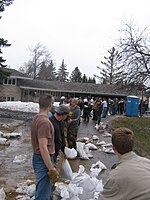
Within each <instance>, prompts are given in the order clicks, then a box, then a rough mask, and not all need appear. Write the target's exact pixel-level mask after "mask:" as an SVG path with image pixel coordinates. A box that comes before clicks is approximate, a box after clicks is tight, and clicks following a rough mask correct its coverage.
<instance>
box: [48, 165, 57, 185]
mask: <svg viewBox="0 0 150 200" xmlns="http://www.w3.org/2000/svg"><path fill="white" fill-rule="evenodd" d="M48 175H49V177H50V181H51V183H52V184H55V183H56V182H57V181H58V179H59V173H58V171H57V170H56V169H55V168H54V169H51V170H49V172H48Z"/></svg>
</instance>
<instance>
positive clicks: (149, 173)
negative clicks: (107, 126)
mask: <svg viewBox="0 0 150 200" xmlns="http://www.w3.org/2000/svg"><path fill="white" fill-rule="evenodd" d="M52 103H53V97H52V96H51V95H43V96H41V97H40V98H39V113H38V114H37V115H35V116H34V118H33V120H32V126H31V142H32V147H33V158H32V163H33V169H34V172H35V178H36V191H35V200H50V199H51V197H50V196H51V194H52V186H53V184H54V183H55V182H56V181H57V180H58V178H59V168H57V157H58V156H59V152H60V150H61V151H62V152H63V151H64V146H65V145H68V146H69V147H75V148H76V144H75V139H77V131H78V126H79V118H80V115H81V113H80V108H79V106H78V101H77V99H75V98H73V99H72V100H71V102H70V106H69V107H68V106H67V105H64V104H61V105H60V106H59V107H58V108H56V109H55V110H54V113H53V114H52V115H51V116H50V118H48V113H49V110H51V111H52V109H51V108H52ZM64 127H65V128H66V129H67V130H66V131H67V133H65V129H64ZM68 133H69V137H68ZM66 134H67V135H66ZM112 145H113V150H114V152H115V153H116V155H117V156H118V163H117V165H116V167H115V168H113V169H112V171H111V174H110V177H109V179H108V181H107V183H106V184H105V185H104V190H103V192H102V193H101V197H100V199H101V200H109V199H111V200H113V199H114V200H116V199H117V200H121V199H128V200H130V199H137V200H148V199H150V187H149V185H150V160H148V159H146V158H142V157H140V156H138V155H136V154H135V153H134V152H133V145H134V134H133V132H132V131H131V130H130V129H127V128H118V129H116V130H115V131H114V132H113V133H112ZM58 163H59V162H58Z"/></svg>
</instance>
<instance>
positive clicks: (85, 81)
mask: <svg viewBox="0 0 150 200" xmlns="http://www.w3.org/2000/svg"><path fill="white" fill-rule="evenodd" d="M82 83H87V76H86V75H85V74H84V75H83V78H82Z"/></svg>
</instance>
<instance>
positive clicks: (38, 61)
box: [20, 43, 51, 79]
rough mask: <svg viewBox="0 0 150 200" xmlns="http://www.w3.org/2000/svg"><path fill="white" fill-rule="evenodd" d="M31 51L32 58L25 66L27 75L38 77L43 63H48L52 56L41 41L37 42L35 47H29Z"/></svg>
mask: <svg viewBox="0 0 150 200" xmlns="http://www.w3.org/2000/svg"><path fill="white" fill-rule="evenodd" d="M29 51H30V52H31V59H30V60H29V61H28V62H27V63H25V66H24V67H23V68H24V70H25V72H26V74H27V75H29V76H31V77H33V79H36V78H38V74H39V70H40V67H41V66H42V64H43V63H45V65H48V64H49V63H50V60H51V59H50V58H51V57H50V53H49V51H48V50H47V48H46V46H43V45H42V44H40V43H37V44H36V45H35V46H34V47H29ZM20 69H22V68H20Z"/></svg>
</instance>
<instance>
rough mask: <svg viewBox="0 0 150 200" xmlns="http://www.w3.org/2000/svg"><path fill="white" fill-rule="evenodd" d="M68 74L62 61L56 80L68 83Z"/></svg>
mask: <svg viewBox="0 0 150 200" xmlns="http://www.w3.org/2000/svg"><path fill="white" fill-rule="evenodd" d="M68 74H69V72H67V69H66V65H65V63H64V59H63V60H62V64H61V66H60V67H59V69H58V71H57V80H58V81H62V82H66V81H68V79H67V77H68Z"/></svg>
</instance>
